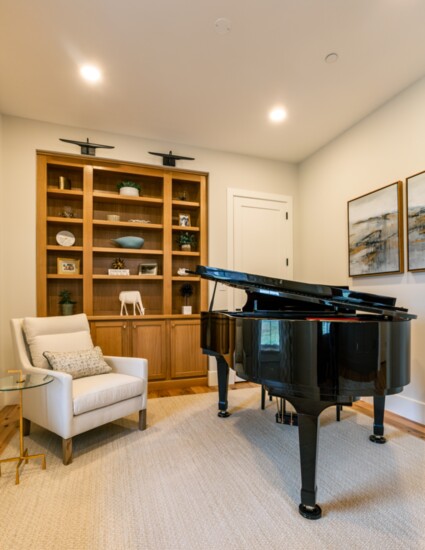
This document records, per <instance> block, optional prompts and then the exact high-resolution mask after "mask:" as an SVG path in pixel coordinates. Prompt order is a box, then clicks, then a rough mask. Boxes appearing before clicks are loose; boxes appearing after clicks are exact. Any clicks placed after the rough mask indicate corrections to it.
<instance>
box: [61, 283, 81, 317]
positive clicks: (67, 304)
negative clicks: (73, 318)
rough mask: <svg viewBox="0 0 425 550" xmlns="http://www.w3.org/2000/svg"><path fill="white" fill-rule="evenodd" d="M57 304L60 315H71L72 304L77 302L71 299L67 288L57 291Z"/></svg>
mask: <svg viewBox="0 0 425 550" xmlns="http://www.w3.org/2000/svg"><path fill="white" fill-rule="evenodd" d="M59 298H60V300H59V305H60V306H61V310H62V315H72V314H73V313H74V306H75V304H76V303H77V302H74V301H73V300H71V292H70V291H69V290H66V289H64V290H61V291H60V292H59Z"/></svg>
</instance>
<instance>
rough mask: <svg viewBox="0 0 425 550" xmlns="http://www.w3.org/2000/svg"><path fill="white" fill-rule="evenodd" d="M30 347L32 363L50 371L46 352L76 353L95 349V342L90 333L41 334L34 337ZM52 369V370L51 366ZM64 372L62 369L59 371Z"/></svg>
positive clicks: (29, 344)
mask: <svg viewBox="0 0 425 550" xmlns="http://www.w3.org/2000/svg"><path fill="white" fill-rule="evenodd" d="M28 346H29V349H30V354H31V361H32V364H33V365H34V367H39V368H41V369H48V368H49V363H48V358H47V357H45V356H44V352H45V351H50V352H60V351H62V352H67V351H68V352H76V351H80V350H89V349H93V342H92V339H91V336H90V333H89V332H86V331H81V332H69V333H63V334H39V335H38V336H33V338H32V339H31V341H30V342H28ZM50 368H52V367H51V366H50ZM57 370H62V369H57Z"/></svg>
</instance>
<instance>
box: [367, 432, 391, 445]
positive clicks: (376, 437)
mask: <svg viewBox="0 0 425 550" xmlns="http://www.w3.org/2000/svg"><path fill="white" fill-rule="evenodd" d="M369 439H370V441H373V443H386V442H387V440H386V439H385V437H384V436H383V435H375V434H372V435H370V436H369Z"/></svg>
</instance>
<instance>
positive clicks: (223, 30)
mask: <svg viewBox="0 0 425 550" xmlns="http://www.w3.org/2000/svg"><path fill="white" fill-rule="evenodd" d="M214 26H215V32H216V33H217V34H227V33H228V32H230V29H231V24H230V21H229V20H228V19H226V17H220V18H219V19H217V20H216V22H215V23H214Z"/></svg>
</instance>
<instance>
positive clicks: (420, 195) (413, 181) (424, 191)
mask: <svg viewBox="0 0 425 550" xmlns="http://www.w3.org/2000/svg"><path fill="white" fill-rule="evenodd" d="M406 194H407V269H408V270H409V271H425V172H420V173H419V174H415V175H414V176H410V177H409V178H407V179H406Z"/></svg>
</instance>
